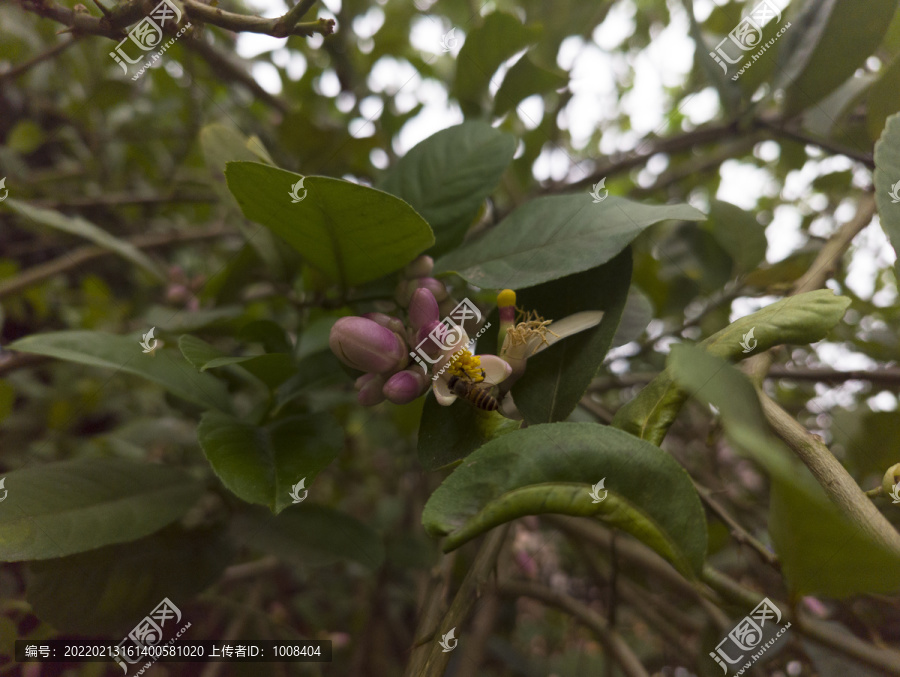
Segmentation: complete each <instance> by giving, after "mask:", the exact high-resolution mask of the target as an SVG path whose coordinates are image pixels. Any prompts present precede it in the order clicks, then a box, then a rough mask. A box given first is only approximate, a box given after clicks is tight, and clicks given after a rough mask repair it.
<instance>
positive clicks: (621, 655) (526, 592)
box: [497, 581, 650, 677]
mask: <svg viewBox="0 0 900 677" xmlns="http://www.w3.org/2000/svg"><path fill="white" fill-rule="evenodd" d="M497 591H498V592H499V593H500V594H501V595H505V596H507V597H531V598H532V599H536V600H538V601H540V602H543V603H544V604H547V605H550V606H555V607H556V608H558V609H562V610H563V611H565V612H566V613H568V614H571V615H572V616H574V617H575V618H577V619H578V620H579V621H581V622H582V623H583V624H584V625H586V626H587V627H589V628H590V629H591V630H593V631H594V632H595V633H596V635H597V637H599V638H600V641H601V642H602V643H603V646H605V647H606V650H607V651H608V652H609V653H610V655H611V656H612V658H613V660H615V661H616V663H618V664H619V665H620V666H622V670H623V672H624V673H625V674H626V675H628V677H650V673H649V672H647V671H646V670H645V669H644V666H643V665H641V662H640V660H638V657H637V656H635V654H634V652H633V651H632V650H631V648H630V647H629V646H628V644H626V642H625V640H624V639H622V637H621V636H620V635H619V634H618V633H617V632H615V631H614V630H613V629H612V628H610V627H609V623H607V622H606V620H605V619H604V618H603V617H602V616H600V614H598V613H596V612H594V611H593V610H592V609H591V608H590V607H588V606H585V605H584V604H582V603H581V602H578V601H576V600H574V599H572V598H571V597H569V596H568V595H566V594H563V593H561V592H557V591H556V590H553V589H551V588H548V587H546V586H543V585H540V584H538V583H531V582H526V581H509V582H506V583H500V584H498V586H497Z"/></svg>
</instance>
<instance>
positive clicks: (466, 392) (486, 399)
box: [447, 376, 500, 411]
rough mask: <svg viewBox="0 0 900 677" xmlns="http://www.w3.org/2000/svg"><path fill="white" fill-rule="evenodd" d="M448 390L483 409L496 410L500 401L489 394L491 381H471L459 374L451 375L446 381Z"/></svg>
mask: <svg viewBox="0 0 900 677" xmlns="http://www.w3.org/2000/svg"><path fill="white" fill-rule="evenodd" d="M447 385H448V386H449V387H450V390H451V391H452V392H453V394H454V395H456V396H457V397H461V398H462V399H464V400H466V401H467V402H471V403H472V405H473V406H475V407H478V408H479V409H484V410H485V411H496V410H497V409H498V408H499V407H500V401H499V400H498V399H497V398H496V397H494V396H493V395H491V388H493V387H494V385H493V384H491V383H473V382H472V381H469V380H468V379H465V378H461V377H459V376H451V377H450V380H449V381H448V382H447Z"/></svg>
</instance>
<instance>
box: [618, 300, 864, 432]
mask: <svg viewBox="0 0 900 677" xmlns="http://www.w3.org/2000/svg"><path fill="white" fill-rule="evenodd" d="M849 305H850V299H849V298H847V297H845V296H835V294H834V292H832V291H831V290H830V289H818V290H816V291H811V292H807V293H805V294H797V295H796V296H789V297H788V298H785V299H782V300H781V301H776V302H775V303H773V304H771V305H768V306H766V307H765V308H763V309H762V310H758V311H757V312H755V313H753V314H752V315H747V316H746V317H742V318H741V319H739V320H736V321H735V322H732V323H731V324H730V325H728V326H727V327H725V328H724V329H722V330H721V331H718V332H716V333H715V334H713V335H712V336H710V337H709V338H707V339H706V340H704V341H702V342H701V343H700V346H701V347H702V348H705V349H706V350H707V351H708V352H710V353H711V354H713V355H715V356H717V357H720V358H724V359H727V360H736V359H743V358H744V357H746V356H747V355H755V354H758V353H761V352H763V351H765V350H768V349H769V348H771V347H772V346H776V345H783V344H804V343H812V342H814V341H819V340H820V339H822V338H824V337H825V335H826V334H827V333H828V331H830V330H831V329H832V328H833V327H834V326H835V325H837V323H838V322H840V321H841V318H842V317H843V316H844V313H845V312H846V310H847V307H848V306H849ZM751 330H753V337H749V336H747V335H748V334H749V333H750V331H751ZM745 337H747V338H746V343H745V344H744V345H747V346H753V348H752V350H751V351H749V352H745V348H744V346H743V345H742V344H741V342H742V341H744V340H745ZM754 341H756V344H755V345H754V343H753V342H754ZM686 399H687V393H686V392H685V391H684V390H683V389H681V388H679V387H678V386H677V385H676V384H675V382H674V380H673V378H672V375H671V373H670V371H669V370H668V369H666V370H665V371H663V372H662V373H661V374H660V375H659V376H657V377H656V378H655V379H653V380H652V381H651V382H650V383H649V384H647V386H645V387H644V389H643V390H641V392H640V393H639V394H638V395H637V397H635V398H634V399H633V400H631V401H630V402H629V403H628V404H626V405H625V406H624V407H622V408H621V409H619V411H617V412H616V415H615V417H614V418H613V422H612V425H614V426H616V427H617V428H621V429H622V430H625V431H627V432H630V433H631V434H632V435H635V436H636V437H640V438H641V439H643V440H648V441H650V442H652V443H653V444H660V443H661V442H662V440H663V438H664V437H665V436H666V431H668V429H669V426H670V425H672V422H673V421H674V420H675V417H676V416H678V412H679V411H681V406H682V405H683V404H684V402H685V400H686Z"/></svg>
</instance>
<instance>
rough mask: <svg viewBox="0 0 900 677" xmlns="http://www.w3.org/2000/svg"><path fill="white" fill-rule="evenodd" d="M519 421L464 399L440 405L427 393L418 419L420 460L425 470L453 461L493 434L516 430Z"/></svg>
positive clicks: (490, 437)
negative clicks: (484, 409)
mask: <svg viewBox="0 0 900 677" xmlns="http://www.w3.org/2000/svg"><path fill="white" fill-rule="evenodd" d="M519 425H520V423H519V422H518V421H511V420H510V419H508V418H504V417H503V416H501V415H500V414H498V413H497V412H496V411H483V410H481V409H476V408H475V407H473V406H472V405H470V404H469V403H468V402H465V401H463V400H456V402H454V403H453V404H451V405H450V406H449V407H444V406H441V405H440V404H438V402H437V400H436V399H435V398H434V396H432V395H431V394H429V395H427V396H426V398H425V404H424V406H423V408H422V419H421V422H420V423H419V440H418V446H417V449H418V455H419V463H421V464H422V467H423V468H425V470H438V469H440V468H444V467H446V466H448V465H452V464H453V463H455V462H457V461H459V460H460V459H462V458H465V457H466V456H468V455H469V454H471V453H472V452H473V451H475V450H476V449H478V448H479V447H481V446H482V445H484V444H485V443H486V442H488V441H490V440H492V439H494V438H495V437H498V436H500V435H503V434H506V433H509V432H512V431H513V430H517V429H518V428H519Z"/></svg>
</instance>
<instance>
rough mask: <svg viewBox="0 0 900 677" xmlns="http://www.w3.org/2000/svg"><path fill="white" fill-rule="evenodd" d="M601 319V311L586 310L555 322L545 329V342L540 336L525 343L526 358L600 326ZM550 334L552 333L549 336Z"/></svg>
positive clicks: (533, 337)
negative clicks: (568, 337) (573, 335)
mask: <svg viewBox="0 0 900 677" xmlns="http://www.w3.org/2000/svg"><path fill="white" fill-rule="evenodd" d="M602 319H603V311H602V310H586V311H584V312H582V313H574V314H573V315H569V316H568V317H564V318H563V319H561V320H557V321H555V322H554V323H553V324H551V325H550V326H549V327H547V333H546V335H545V336H544V339H545V340H543V341H542V340H541V337H540V336H532V337H531V338H530V339H528V342H527V343H526V346H527V348H528V349H527V351H526V354H527V355H528V357H531V356H532V355H537V354H538V353H539V352H541V351H542V350H544V349H545V348H549V347H550V346H552V345H553V344H554V343H556V342H557V341H560V340H562V339H564V338H566V337H567V336H571V335H572V334H577V333H578V332H580V331H584V330H585V329H590V328H591V327H596V326H597V325H598V324H600V320H602ZM550 332H553V333H552V334H551V333H550Z"/></svg>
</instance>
